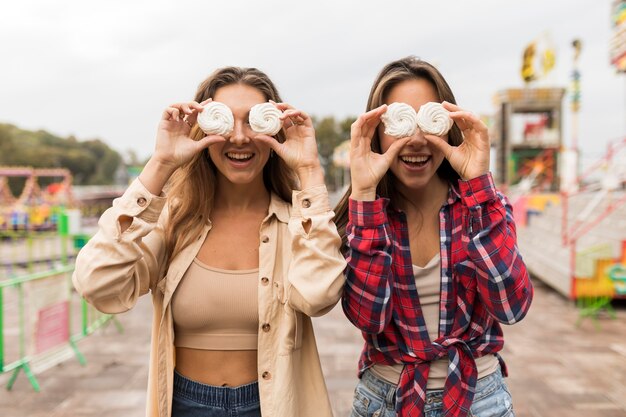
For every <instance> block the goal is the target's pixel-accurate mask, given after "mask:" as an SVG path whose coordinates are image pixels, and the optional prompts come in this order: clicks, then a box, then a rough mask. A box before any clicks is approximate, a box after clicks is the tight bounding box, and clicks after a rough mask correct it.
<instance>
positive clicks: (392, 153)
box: [384, 136, 411, 163]
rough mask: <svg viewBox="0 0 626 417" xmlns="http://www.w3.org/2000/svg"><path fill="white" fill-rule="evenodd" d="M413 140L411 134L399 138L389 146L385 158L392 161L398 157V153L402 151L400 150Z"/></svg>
mask: <svg viewBox="0 0 626 417" xmlns="http://www.w3.org/2000/svg"><path fill="white" fill-rule="evenodd" d="M410 140H411V136H408V137H406V138H402V139H397V140H395V141H394V142H393V143H392V144H391V146H389V149H387V151H386V152H385V153H384V155H385V158H386V159H387V161H389V163H392V162H393V160H394V159H396V158H397V157H398V154H399V153H400V150H401V149H402V148H403V147H404V145H406V144H407V143H408V142H409V141H410Z"/></svg>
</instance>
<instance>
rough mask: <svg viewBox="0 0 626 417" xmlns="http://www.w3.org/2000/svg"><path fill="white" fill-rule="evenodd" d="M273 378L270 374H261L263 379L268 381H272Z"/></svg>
mask: <svg viewBox="0 0 626 417" xmlns="http://www.w3.org/2000/svg"><path fill="white" fill-rule="evenodd" d="M271 377H272V374H270V373H269V372H267V371H265V372H263V373H262V374H261V378H263V379H265V380H267V379H270V378H271Z"/></svg>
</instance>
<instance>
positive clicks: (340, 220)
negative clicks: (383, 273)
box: [335, 56, 463, 249]
mask: <svg viewBox="0 0 626 417" xmlns="http://www.w3.org/2000/svg"><path fill="white" fill-rule="evenodd" d="M412 79H421V80H426V81H428V82H429V83H430V84H431V85H432V86H433V88H434V89H435V92H436V93H437V97H438V99H439V101H447V102H449V103H454V104H456V99H455V98H454V94H453V93H452V90H451V89H450V86H449V85H448V83H447V82H446V80H445V79H444V78H443V75H441V73H440V72H439V70H437V68H435V67H434V66H432V65H431V64H429V63H428V62H426V61H423V60H421V59H419V58H416V57H414V56H408V57H406V58H402V59H399V60H397V61H393V62H390V63H389V64H387V65H385V67H384V68H383V69H382V70H381V71H380V73H379V74H378V76H377V77H376V81H374V85H373V86H372V89H371V90H370V94H369V98H368V100H367V107H366V111H370V110H372V109H375V108H377V107H379V106H381V105H383V104H384V103H385V100H386V99H387V96H388V95H389V92H390V91H391V90H392V89H393V88H394V87H395V86H396V85H398V84H400V83H401V82H403V81H406V80H412ZM462 142H463V136H462V134H461V131H460V129H459V128H458V126H457V125H456V124H454V125H452V129H451V130H450V132H449V133H448V143H450V145H453V146H458V145H460V144H461V143H462ZM371 147H372V150H373V151H374V152H376V153H382V151H381V146H380V137H379V135H378V129H377V130H375V132H374V136H373V137H372V142H371ZM437 175H438V176H439V177H440V178H442V179H444V180H446V181H448V182H450V183H456V182H457V180H458V179H459V174H458V173H457V172H456V171H455V170H454V169H453V168H452V166H451V165H450V163H449V162H448V160H447V159H444V160H443V162H442V163H441V165H439V168H438V169H437ZM395 182H396V179H395V176H394V175H393V173H392V172H391V170H389V171H387V173H386V174H385V176H384V177H383V178H382V179H381V180H380V183H379V184H378V187H377V188H376V193H377V194H378V196H380V197H386V198H389V199H390V200H391V202H392V203H393V202H394V201H396V200H397V198H399V195H398V192H397V190H396V187H395ZM351 193H352V186H350V187H348V190H347V191H346V193H345V194H344V196H343V197H342V198H341V200H340V201H339V203H338V204H337V207H336V208H335V224H336V225H337V229H338V230H339V233H340V235H341V237H342V240H343V242H344V245H345V243H346V237H345V234H346V233H345V231H346V224H347V223H348V200H349V199H350V194H351ZM344 249H345V247H344Z"/></svg>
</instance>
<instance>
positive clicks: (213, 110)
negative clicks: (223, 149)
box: [198, 101, 235, 136]
mask: <svg viewBox="0 0 626 417" xmlns="http://www.w3.org/2000/svg"><path fill="white" fill-rule="evenodd" d="M198 126H200V129H202V131H203V132H204V133H206V134H207V135H221V136H224V135H227V134H229V133H230V132H232V131H233V128H234V126H235V119H234V117H233V112H232V111H231V110H230V108H228V106H226V105H225V104H224V103H220V102H217V101H212V102H210V103H208V104H206V105H205V106H204V109H203V110H202V111H201V112H200V113H198Z"/></svg>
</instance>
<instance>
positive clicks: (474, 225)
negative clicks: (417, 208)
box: [342, 174, 533, 417]
mask: <svg viewBox="0 0 626 417" xmlns="http://www.w3.org/2000/svg"><path fill="white" fill-rule="evenodd" d="M388 203H389V200H387V199H383V198H379V199H377V200H376V201H355V200H350V206H349V209H350V212H349V221H348V225H347V227H346V233H347V235H348V246H349V256H348V268H347V270H346V271H347V272H346V275H347V283H346V286H345V289H344V294H343V299H342V305H343V310H344V312H345V314H346V316H347V317H348V319H349V320H350V321H351V322H352V323H353V324H354V325H355V326H356V327H358V328H359V329H360V330H361V331H362V332H363V337H364V339H365V347H364V349H363V352H362V354H361V358H360V361H359V377H360V376H361V375H362V374H363V372H364V371H365V370H366V369H367V368H369V367H371V366H372V365H373V364H375V363H376V364H385V365H393V364H396V363H402V364H404V365H405V366H404V369H403V371H402V374H401V375H400V382H399V383H398V389H397V395H396V411H397V413H398V415H400V416H410V417H418V416H419V417H421V416H423V415H424V403H425V400H426V381H427V379H428V372H429V370H430V363H431V362H432V361H434V360H437V359H441V358H445V357H447V358H448V359H449V361H450V364H449V366H448V376H447V378H446V382H445V386H444V396H443V415H444V416H454V417H461V416H466V415H467V414H468V413H469V409H470V406H471V405H472V401H473V398H474V390H475V387H476V379H477V371H476V363H475V361H474V358H477V357H480V356H484V355H487V354H496V352H498V351H500V350H501V349H502V346H503V344H504V340H503V337H502V329H501V327H500V324H499V323H504V324H513V323H515V322H517V321H519V320H521V319H522V318H523V317H524V316H525V315H526V312H527V311H528V309H529V307H530V303H531V300H532V297H533V287H532V284H531V282H530V279H529V276H528V272H527V271H526V266H525V265H524V262H523V260H522V257H521V255H520V254H519V251H518V249H517V243H516V240H517V238H516V234H515V223H514V221H513V215H512V208H511V205H510V204H509V203H508V201H507V199H506V197H504V195H502V194H500V193H499V192H498V191H497V190H496V188H495V186H494V184H493V179H492V177H491V174H485V175H483V176H481V177H478V178H474V179H472V180H469V181H459V186H458V189H457V188H455V187H450V191H449V193H448V200H447V202H446V203H445V204H444V206H443V207H442V208H441V210H440V211H439V219H440V232H439V233H440V245H441V301H440V304H439V337H438V338H437V339H435V340H433V341H431V340H430V338H429V336H428V331H427V329H426V324H425V322H424V317H423V314H422V309H421V306H420V301H419V295H418V293H417V289H416V287H415V278H414V276H413V269H412V262H411V251H410V246H409V234H408V229H407V221H406V216H405V214H404V213H402V212H400V211H398V210H395V209H393V208H391V207H387V205H388ZM497 356H498V358H499V355H497ZM500 361H501V364H502V366H503V372H504V373H505V375H506V367H504V363H503V362H502V360H500Z"/></svg>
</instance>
